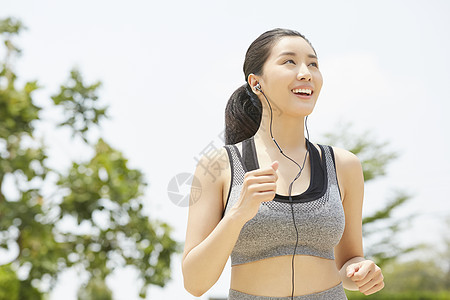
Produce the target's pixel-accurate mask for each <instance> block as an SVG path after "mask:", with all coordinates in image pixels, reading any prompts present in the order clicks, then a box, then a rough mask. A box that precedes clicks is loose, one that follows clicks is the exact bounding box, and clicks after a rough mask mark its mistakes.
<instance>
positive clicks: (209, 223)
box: [182, 148, 278, 296]
mask: <svg viewBox="0 0 450 300" xmlns="http://www.w3.org/2000/svg"><path fill="white" fill-rule="evenodd" d="M218 151H219V152H220V151H222V152H221V153H219V157H220V155H225V156H226V157H228V155H227V154H226V152H225V154H224V153H223V151H226V150H225V149H224V148H221V149H220V150H218ZM213 157H214V156H213ZM202 160H203V158H202ZM202 160H200V163H199V164H198V166H197V169H196V171H195V176H196V178H197V179H199V181H200V183H201V187H202V191H201V196H200V199H199V200H197V201H196V203H194V204H193V205H191V206H190V207H189V217H188V226H187V232H186V243H185V247H184V254H183V264H182V268H183V277H184V286H185V288H186V290H187V291H189V292H190V293H191V294H192V295H194V296H201V295H203V294H204V293H205V292H206V291H207V290H209V288H210V287H211V286H212V285H213V284H214V283H216V281H217V280H218V279H219V277H220V274H222V271H223V268H224V267H225V264H226V262H227V260H228V257H229V256H230V254H231V252H232V250H233V248H234V245H235V244H236V241H237V239H238V237H239V234H240V232H241V229H242V227H243V226H244V224H245V223H246V222H247V221H248V220H250V219H252V218H253V217H254V216H255V215H256V213H257V212H258V209H259V206H260V204H261V202H263V201H270V200H272V199H273V197H274V196H275V191H276V181H277V180H278V175H277V173H276V171H277V169H278V162H276V161H275V162H273V163H272V164H271V166H270V167H265V168H259V169H257V170H252V171H249V172H247V173H245V175H244V182H243V184H242V189H241V193H240V195H239V199H238V200H237V201H236V203H235V204H234V205H233V206H232V207H231V208H230V210H229V211H228V213H227V214H226V215H225V216H224V218H223V219H220V218H221V216H222V211H223V199H222V198H223V196H222V194H223V192H222V189H223V181H224V176H221V179H220V180H213V179H212V178H210V177H209V175H206V174H208V172H204V171H203V170H200V169H199V166H201V165H202V163H203V162H202ZM205 163H206V162H205ZM218 163H220V162H218ZM203 165H204V164H203ZM209 165H211V164H209ZM228 166H229V164H228V165H223V163H222V165H221V166H220V170H221V171H220V173H222V171H224V172H229V171H226V170H230V168H229V167H228ZM214 169H217V168H214ZM209 171H211V172H213V168H211V169H210V170H209Z"/></svg>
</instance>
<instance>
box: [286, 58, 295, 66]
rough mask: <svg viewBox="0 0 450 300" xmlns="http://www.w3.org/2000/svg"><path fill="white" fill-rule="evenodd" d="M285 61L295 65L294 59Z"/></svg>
mask: <svg viewBox="0 0 450 300" xmlns="http://www.w3.org/2000/svg"><path fill="white" fill-rule="evenodd" d="M284 63H293V64H294V65H295V62H294V61H293V60H292V59H288V60H286V61H285V62H284Z"/></svg>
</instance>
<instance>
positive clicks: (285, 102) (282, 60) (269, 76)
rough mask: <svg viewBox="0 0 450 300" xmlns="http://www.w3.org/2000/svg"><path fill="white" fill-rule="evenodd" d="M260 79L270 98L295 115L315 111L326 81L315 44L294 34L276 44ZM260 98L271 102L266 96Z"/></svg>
mask: <svg viewBox="0 0 450 300" xmlns="http://www.w3.org/2000/svg"><path fill="white" fill-rule="evenodd" d="M259 80H260V84H261V88H262V91H263V92H264V94H265V95H266V96H267V98H268V99H269V101H270V102H272V101H273V102H275V104H276V106H277V107H278V108H279V109H280V110H281V112H282V113H287V114H290V115H292V116H306V115H309V114H310V113H311V112H312V111H313V109H314V106H315V104H316V101H317V97H318V96H319V93H320V89H321V88H322V83H323V79H322V74H321V73H320V71H319V65H318V60H317V57H316V56H315V54H314V50H313V49H312V47H311V46H310V45H309V44H308V42H306V41H305V40H304V39H303V38H301V37H291V36H289V37H283V38H281V39H280V40H279V41H278V42H277V43H275V45H274V46H273V48H272V51H271V54H270V56H269V57H268V59H267V61H266V62H265V64H264V67H263V72H262V76H260V78H259ZM259 98H260V100H261V101H263V102H264V103H266V104H267V101H266V99H265V98H264V96H262V95H260V97H259ZM271 105H272V103H271Z"/></svg>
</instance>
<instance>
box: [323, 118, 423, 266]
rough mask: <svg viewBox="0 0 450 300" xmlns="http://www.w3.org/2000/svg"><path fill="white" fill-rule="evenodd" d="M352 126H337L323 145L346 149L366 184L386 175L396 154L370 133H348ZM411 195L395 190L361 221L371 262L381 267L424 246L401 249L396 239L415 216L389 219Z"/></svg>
mask: <svg viewBox="0 0 450 300" xmlns="http://www.w3.org/2000/svg"><path fill="white" fill-rule="evenodd" d="M350 128H351V124H350V123H347V124H341V126H340V128H339V126H337V130H336V132H333V133H326V134H325V135H324V137H325V140H326V143H328V144H330V145H335V146H339V147H342V148H344V149H347V150H349V151H350V152H352V153H353V154H355V155H357V156H358V158H359V159H360V161H361V164H362V168H363V174H364V181H365V183H368V182H370V181H372V180H374V179H377V178H379V177H382V176H384V175H386V168H387V165H388V164H389V163H390V162H391V161H392V160H393V159H395V158H397V157H398V155H397V154H396V153H395V152H393V151H390V150H387V146H388V142H375V141H374V140H375V139H374V138H372V134H371V133H370V132H369V131H366V132H364V133H362V134H355V133H353V132H350ZM409 199H411V196H410V195H408V194H407V193H405V192H403V191H401V190H395V191H394V192H393V196H392V198H391V199H390V200H389V201H388V203H387V204H386V206H385V207H383V208H381V209H379V210H377V211H375V212H373V213H371V214H370V215H368V216H366V217H364V218H363V220H362V223H363V236H364V238H365V239H367V240H371V243H370V245H369V246H368V247H366V248H365V251H364V252H365V256H366V257H370V258H371V259H373V260H374V261H375V262H376V263H377V264H378V265H379V266H380V267H382V266H384V265H386V264H387V263H389V262H393V261H394V260H395V259H397V258H399V257H400V256H402V255H404V254H406V253H410V252H412V251H415V250H418V249H421V248H424V247H426V246H425V245H423V244H418V245H412V246H410V247H406V248H404V247H401V246H400V245H399V244H398V243H396V237H397V236H398V234H399V233H400V232H401V230H402V229H403V228H404V227H406V225H408V223H409V222H411V221H412V220H413V217H414V216H407V217H404V218H395V219H394V218H392V214H393V212H394V211H395V210H396V209H398V208H399V207H401V206H402V205H405V204H406V203H407V201H408V200H409Z"/></svg>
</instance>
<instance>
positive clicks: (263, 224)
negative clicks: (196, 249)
mask: <svg viewBox="0 0 450 300" xmlns="http://www.w3.org/2000/svg"><path fill="white" fill-rule="evenodd" d="M308 143H310V142H309V141H308ZM242 145H243V150H242V151H243V153H244V154H246V153H247V156H248V153H251V152H249V151H248V149H249V148H250V147H251V148H250V149H253V154H254V156H255V158H254V162H255V164H256V166H257V167H259V166H258V163H257V159H256V152H255V150H254V149H255V146H254V140H253V137H251V138H249V139H247V140H245V141H243V142H242ZM310 146H311V151H314V150H315V151H317V149H316V148H315V147H314V145H312V144H310ZM224 147H225V149H226V150H227V153H228V157H229V160H230V166H231V185H230V190H229V194H228V199H227V204H226V207H225V210H224V215H225V214H226V213H227V212H228V211H229V209H230V208H231V207H232V206H233V205H234V204H235V203H236V202H237V200H238V199H239V196H240V192H241V189H242V184H243V182H244V174H245V173H246V172H248V171H249V168H248V163H247V164H246V163H244V159H243V157H242V156H241V154H240V152H239V150H238V148H237V147H236V145H235V144H233V145H225V146H224ZM319 147H320V149H321V150H322V156H324V157H323V158H322V162H321V163H322V164H325V165H323V167H322V168H321V169H322V170H323V175H324V176H323V177H324V179H325V180H324V184H326V186H323V191H322V192H320V193H319V194H317V193H316V195H315V196H313V197H307V199H306V200H305V199H300V198H301V197H300V196H301V195H292V198H293V199H294V200H293V202H292V203H291V202H289V197H288V196H284V195H278V194H277V195H276V196H275V198H274V199H273V200H272V201H268V202H262V203H261V205H260V207H259V210H258V213H257V214H256V215H255V217H254V218H252V219H251V220H249V221H248V222H247V223H245V225H244V226H243V228H242V229H241V232H240V234H239V237H238V240H237V242H236V244H235V246H234V248H233V251H232V252H231V265H232V266H233V265H238V264H244V263H248V262H252V261H257V260H261V259H265V258H269V257H274V256H281V255H291V256H292V254H293V251H294V248H295V244H296V238H297V234H296V231H295V228H294V223H293V220H292V212H291V205H292V207H293V210H294V216H295V223H296V225H297V230H298V234H299V239H298V245H297V249H296V254H303V255H312V256H318V257H323V258H327V259H334V251H333V250H334V249H333V248H334V246H336V245H337V244H338V243H339V241H340V239H341V237H342V234H343V232H344V227H345V217H344V209H343V207H342V202H341V197H340V192H339V186H338V182H337V176H336V170H335V163H334V153H333V149H332V148H331V147H330V146H324V145H320V144H319ZM309 157H310V161H311V170H313V167H312V160H311V155H310V156H309ZM250 169H254V167H253V168H250ZM312 178H313V176H312V174H311V180H312Z"/></svg>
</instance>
